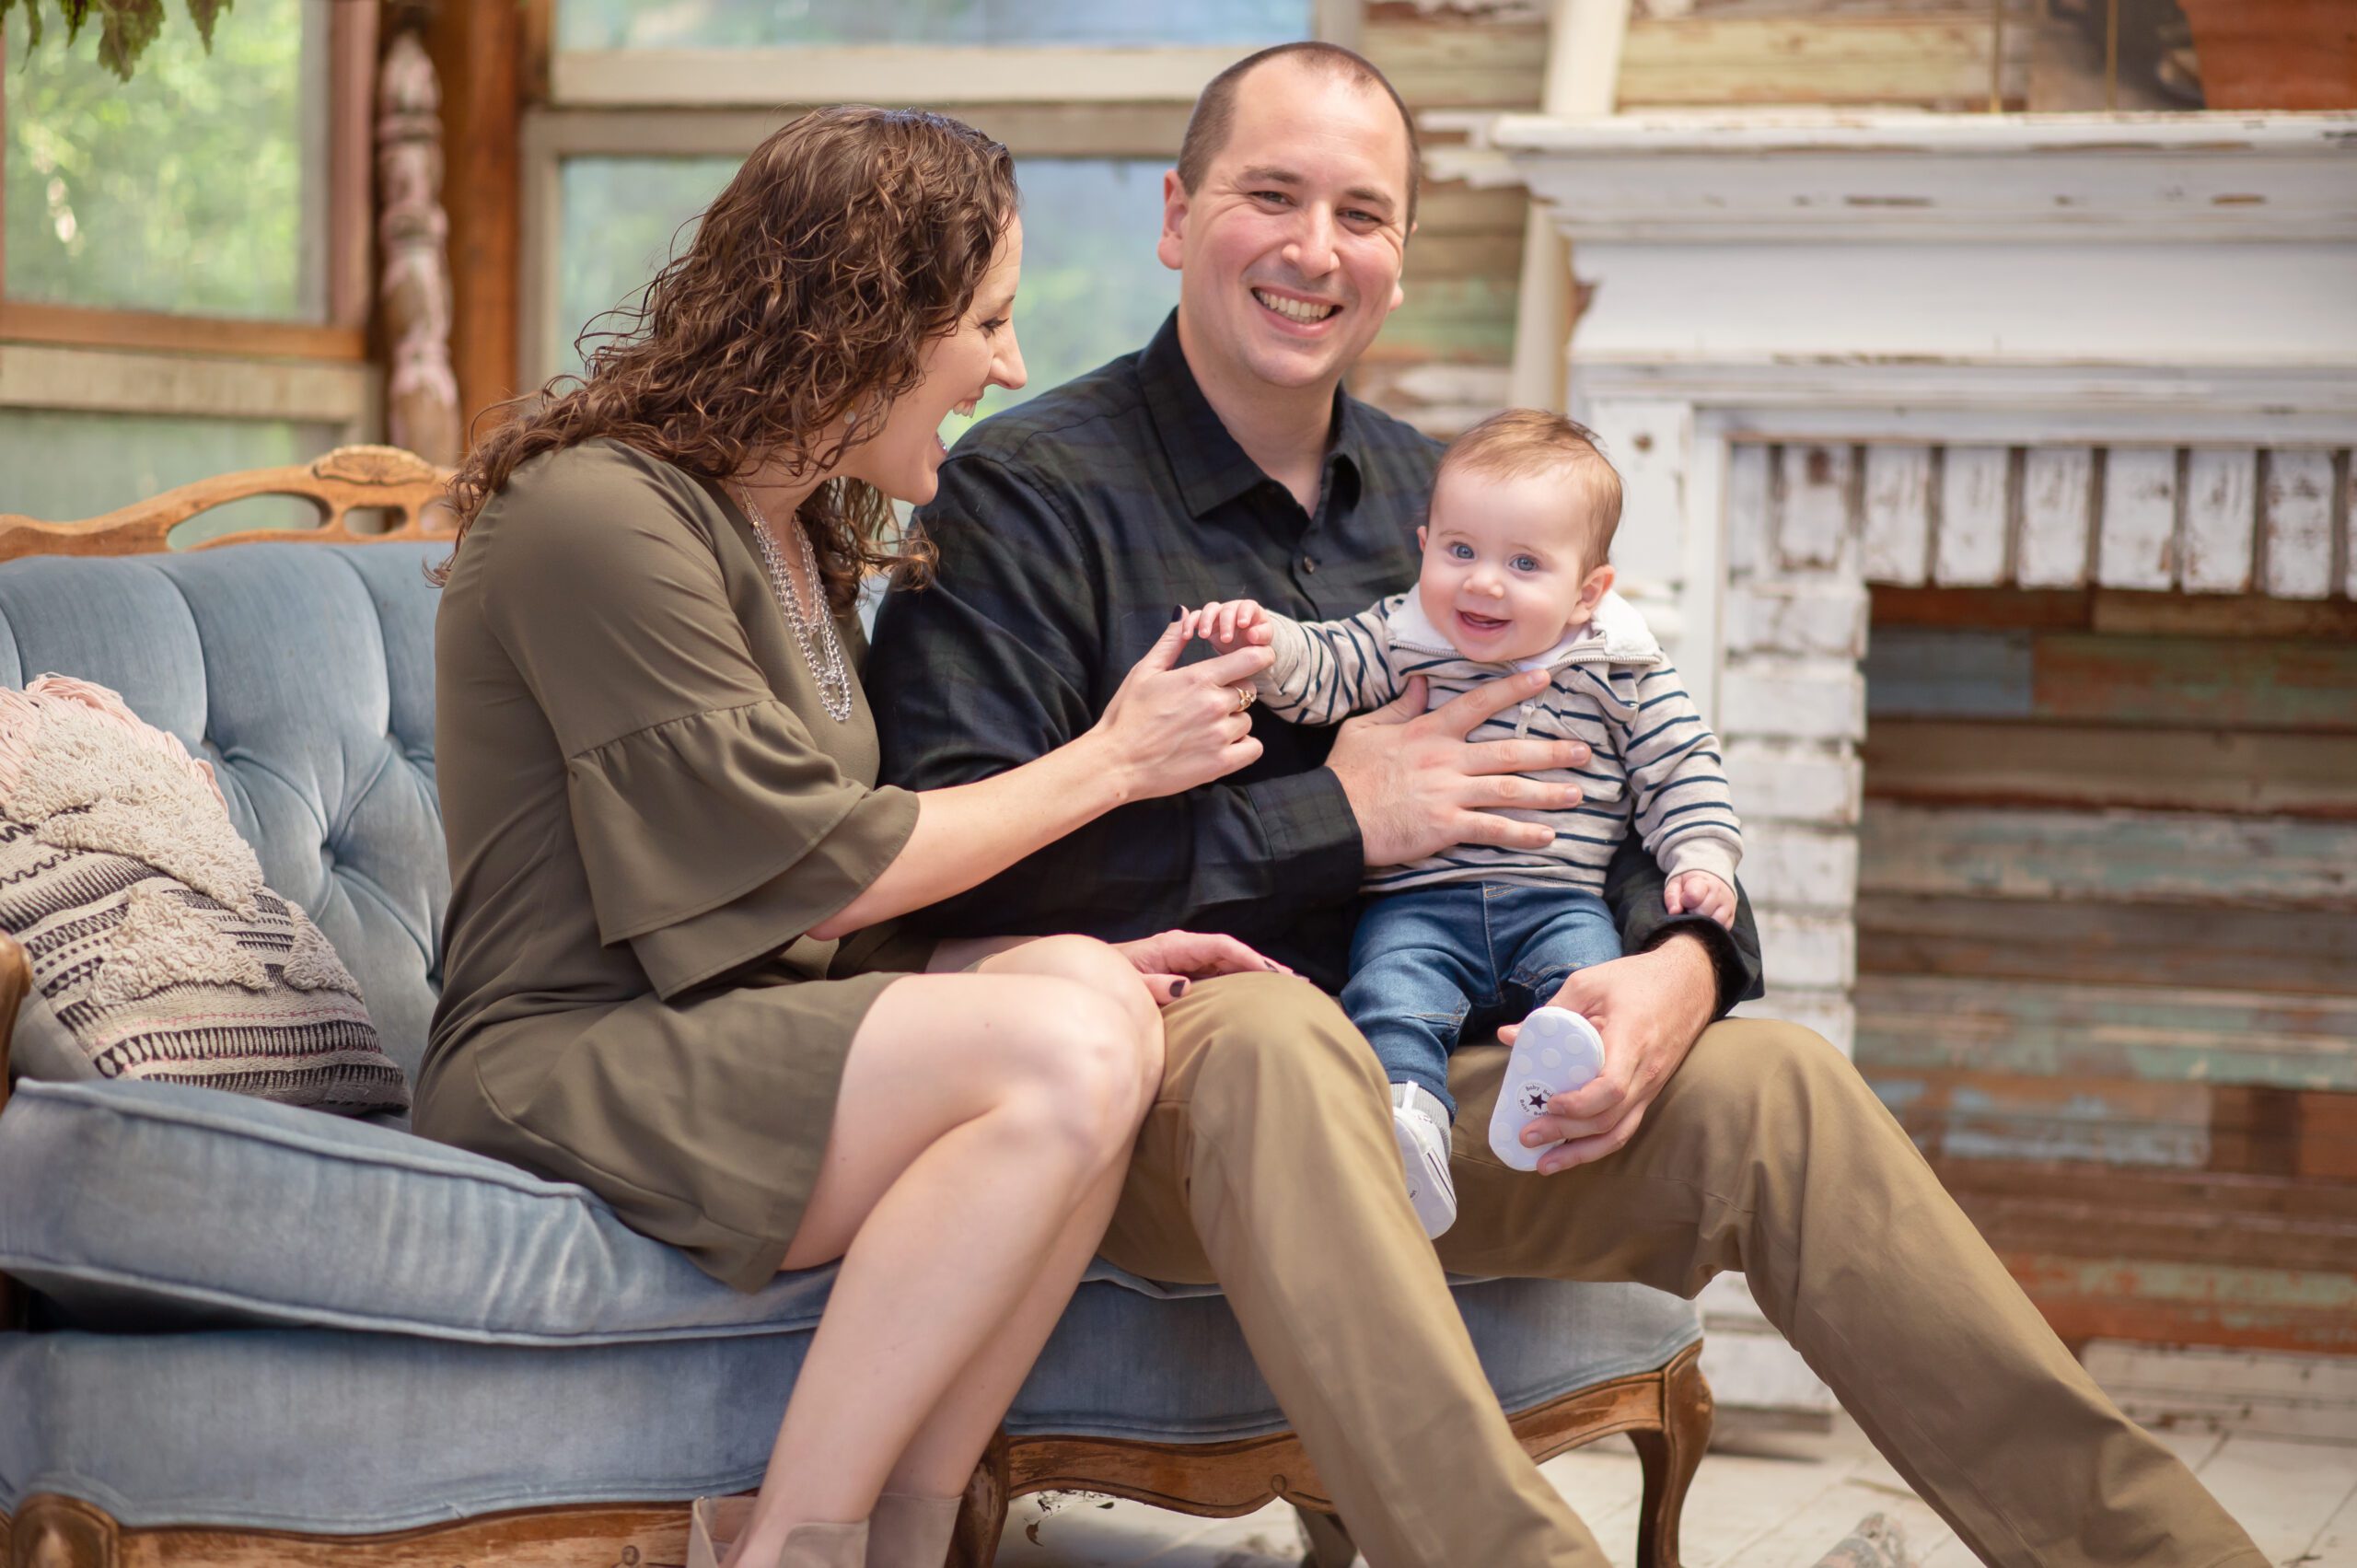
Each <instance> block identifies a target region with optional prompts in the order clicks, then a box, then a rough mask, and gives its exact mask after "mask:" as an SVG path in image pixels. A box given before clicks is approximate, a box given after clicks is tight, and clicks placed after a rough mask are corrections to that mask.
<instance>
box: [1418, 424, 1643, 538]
mask: <svg viewBox="0 0 2357 1568" xmlns="http://www.w3.org/2000/svg"><path fill="white" fill-rule="evenodd" d="M1452 469H1463V470H1466V471H1467V472H1469V473H1478V474H1480V475H1483V476H1484V477H1486V478H1490V479H1526V478H1527V477H1529V476H1530V475H1532V474H1538V473H1546V472H1548V471H1550V470H1557V469H1560V470H1562V472H1563V474H1564V476H1565V477H1566V478H1569V479H1572V480H1573V481H1575V482H1578V483H1579V484H1580V485H1581V486H1582V487H1583V488H1584V489H1585V490H1586V491H1587V493H1588V498H1589V501H1590V503H1591V505H1590V509H1589V513H1588V534H1587V540H1586V547H1587V549H1586V553H1587V563H1588V565H1589V566H1590V567H1591V568H1593V567H1596V566H1600V565H1602V564H1604V563H1605V562H1606V561H1607V560H1608V559H1609V558H1610V556H1611V554H1612V535H1613V533H1614V531H1615V530H1617V529H1618V528H1620V474H1619V473H1618V472H1617V471H1616V470H1614V469H1613V467H1612V464H1611V462H1610V461H1609V460H1608V459H1607V458H1606V457H1605V455H1604V451H1603V448H1602V447H1601V445H1600V444H1599V443H1598V442H1597V440H1596V432H1595V431H1593V430H1590V429H1589V428H1588V427H1587V426H1586V425H1585V424H1581V423H1580V422H1579V421H1577V420H1575V419H1566V418H1564V417H1563V416H1562V414H1560V413H1552V412H1549V411H1547V410H1546V409H1538V408H1510V409H1507V410H1506V411H1505V412H1503V413H1493V414H1492V415H1491V416H1490V417H1489V418H1487V419H1485V420H1483V421H1482V422H1481V423H1480V424H1477V425H1475V426H1474V427H1473V428H1472V429H1470V430H1469V431H1467V432H1466V433H1465V434H1464V435H1462V436H1458V437H1457V439H1456V440H1454V441H1452V442H1450V443H1449V444H1448V450H1447V451H1446V452H1443V453H1442V454H1441V457H1440V469H1439V471H1438V472H1436V473H1434V476H1433V482H1434V484H1435V485H1437V484H1438V483H1439V482H1440V480H1441V478H1442V476H1443V475H1446V473H1448V472H1449V470H1452Z"/></svg>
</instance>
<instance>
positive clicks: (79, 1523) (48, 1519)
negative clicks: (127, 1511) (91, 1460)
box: [7, 1492, 117, 1568]
mask: <svg viewBox="0 0 2357 1568" xmlns="http://www.w3.org/2000/svg"><path fill="white" fill-rule="evenodd" d="M115 1536H116V1526H115V1522H114V1518H113V1516H111V1515H109V1514H107V1513H105V1512H103V1511H101V1510H99V1509H97V1508H93V1507H91V1506H90V1505H89V1504H87V1503H85V1502H83V1501H82V1500H81V1499H79V1498H75V1497H59V1496H57V1495H56V1494H54V1493H46V1492H37V1493H34V1494H33V1495H31V1496H30V1497H28V1498H26V1499H25V1500H24V1502H23V1503H21V1504H18V1505H17V1517H16V1519H15V1521H14V1523H13V1524H12V1525H11V1526H10V1527H9V1530H8V1561H7V1568H115V1562H116V1557H117V1553H116V1550H115Z"/></svg>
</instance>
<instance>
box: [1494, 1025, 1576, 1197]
mask: <svg viewBox="0 0 2357 1568" xmlns="http://www.w3.org/2000/svg"><path fill="white" fill-rule="evenodd" d="M1603 1071H1604V1037H1603V1036H1602V1035H1599V1034H1597V1033H1596V1026H1595V1025H1594V1024H1591V1023H1589V1022H1588V1021H1587V1020H1586V1019H1585V1018H1583V1017H1581V1016H1579V1015H1578V1014H1577V1013H1574V1012H1572V1011H1571V1010H1570V1009H1568V1008H1564V1007H1541V1008H1539V1009H1538V1010H1537V1011H1536V1012H1534V1013H1532V1014H1531V1015H1530V1016H1528V1017H1527V1018H1525V1019H1524V1020H1523V1021H1522V1030H1521V1032H1520V1033H1518V1034H1516V1035H1515V1037H1514V1054H1513V1055H1511V1056H1509V1057H1508V1058H1506V1075H1505V1081H1504V1083H1502V1084H1500V1085H1499V1086H1498V1103H1497V1107H1496V1109H1492V1111H1491V1112H1490V1152H1491V1153H1492V1154H1493V1155H1495V1156H1498V1158H1500V1159H1502V1160H1504V1161H1505V1163H1506V1164H1507V1165H1508V1166H1510V1167H1513V1168H1514V1169H1515V1170H1537V1169H1538V1156H1541V1155H1543V1154H1545V1153H1546V1152H1547V1151H1548V1150H1549V1149H1551V1148H1553V1147H1554V1146H1555V1145H1554V1144H1539V1145H1538V1147H1537V1148H1535V1149H1534V1148H1532V1147H1530V1146H1529V1145H1528V1144H1525V1143H1524V1142H1523V1141H1522V1130H1523V1129H1524V1128H1526V1127H1527V1126H1529V1125H1530V1123H1531V1122H1532V1121H1535V1120H1537V1119H1538V1118H1539V1117H1541V1116H1544V1115H1546V1114H1547V1102H1548V1101H1549V1100H1551V1099H1553V1098H1555V1097H1556V1096H1557V1095H1562V1094H1569V1093H1570V1092H1571V1091H1572V1090H1573V1089H1576V1088H1578V1087H1579V1086H1581V1085H1582V1084H1585V1083H1586V1082H1587V1081H1588V1080H1589V1079H1591V1078H1593V1077H1595V1076H1596V1074H1598V1073H1601V1072H1603Z"/></svg>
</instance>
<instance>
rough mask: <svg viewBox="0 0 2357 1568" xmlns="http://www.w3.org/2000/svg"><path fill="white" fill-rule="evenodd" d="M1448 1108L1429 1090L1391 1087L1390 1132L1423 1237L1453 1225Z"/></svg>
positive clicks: (1454, 1201) (1454, 1193)
mask: <svg viewBox="0 0 2357 1568" xmlns="http://www.w3.org/2000/svg"><path fill="white" fill-rule="evenodd" d="M1448 1126H1449V1116H1448V1108H1447V1107H1446V1106H1444V1105H1442V1104H1441V1102H1440V1101H1439V1100H1438V1099H1436V1098H1434V1096H1433V1092H1432V1091H1431V1090H1430V1089H1424V1088H1419V1087H1417V1086H1415V1085H1413V1084H1394V1085H1392V1086H1391V1132H1392V1134H1393V1135H1394V1136H1395V1137H1397V1138H1398V1139H1399V1163H1400V1164H1401V1165H1403V1166H1405V1167H1407V1169H1408V1201H1409V1202H1411V1203H1413V1204H1414V1205H1415V1206H1416V1218H1417V1219H1419V1220H1421V1221H1422V1222H1423V1226H1424V1234H1425V1235H1426V1236H1438V1235H1439V1234H1440V1233H1441V1232H1443V1231H1445V1230H1446V1229H1447V1228H1448V1227H1449V1226H1450V1225H1455V1224H1456V1223H1457V1183H1456V1182H1455V1181H1454V1180H1453V1179H1450V1177H1449V1174H1448Z"/></svg>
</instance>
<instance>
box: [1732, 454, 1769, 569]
mask: <svg viewBox="0 0 2357 1568" xmlns="http://www.w3.org/2000/svg"><path fill="white" fill-rule="evenodd" d="M1769 486H1770V481H1769V472H1768V448H1767V447H1763V446H1759V445H1758V444H1757V443H1754V442H1742V443H1739V444H1738V445H1736V447H1735V448H1734V449H1733V450H1731V451H1729V452H1728V453H1727V472H1726V517H1727V570H1728V572H1729V573H1730V574H1731V575H1734V576H1736V577H1746V576H1750V575H1756V574H1758V573H1759V572H1761V571H1763V570H1765V569H1766V565H1767V563H1765V562H1763V561H1762V560H1761V559H1760V557H1759V543H1760V541H1761V540H1764V539H1766V538H1767V536H1768V532H1769V522H1770V520H1771V519H1770V517H1769V515H1768V507H1769Z"/></svg>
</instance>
